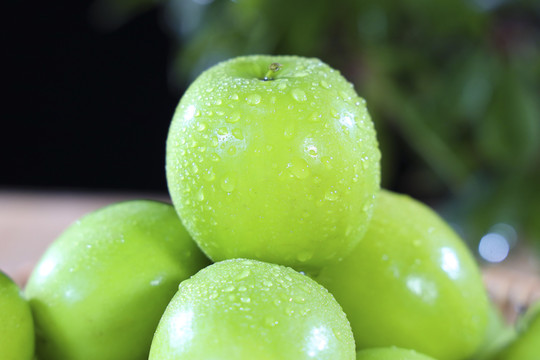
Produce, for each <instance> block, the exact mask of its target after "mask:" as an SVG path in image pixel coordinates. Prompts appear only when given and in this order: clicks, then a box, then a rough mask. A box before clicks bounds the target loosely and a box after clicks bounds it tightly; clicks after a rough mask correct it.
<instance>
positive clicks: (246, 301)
mask: <svg viewBox="0 0 540 360" xmlns="http://www.w3.org/2000/svg"><path fill="white" fill-rule="evenodd" d="M240 301H241V302H243V303H244V304H248V303H250V302H251V298H250V297H249V296H244V297H241V298H240Z"/></svg>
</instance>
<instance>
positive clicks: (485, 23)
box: [101, 0, 540, 245]
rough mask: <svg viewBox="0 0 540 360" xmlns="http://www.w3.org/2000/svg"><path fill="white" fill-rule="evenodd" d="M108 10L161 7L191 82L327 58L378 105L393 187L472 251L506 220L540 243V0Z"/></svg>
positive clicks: (189, 3)
mask: <svg viewBox="0 0 540 360" xmlns="http://www.w3.org/2000/svg"><path fill="white" fill-rule="evenodd" d="M101 4H102V5H103V4H109V8H110V9H113V10H114V11H116V14H117V17H116V22H117V23H121V22H122V21H124V20H125V19H127V18H129V16H130V15H133V14H136V13H138V12H139V11H140V10H141V9H146V8H148V7H150V6H152V5H156V4H159V5H160V6H161V8H162V13H163V15H164V19H165V22H166V24H167V29H168V31H169V32H170V34H171V35H172V38H173V39H174V43H175V45H176V51H177V52H176V54H175V57H174V60H173V61H172V64H171V73H172V78H173V80H174V82H176V84H179V88H183V87H185V86H186V85H187V84H189V82H190V81H191V80H193V79H194V78H195V77H196V76H197V75H198V74H199V73H200V72H201V71H203V70H204V69H206V68H208V67H209V66H211V65H213V64H215V63H216V62H218V61H221V60H225V59H228V58H231V57H234V56H238V55H243V54H254V53H265V54H266V53H269V54H295V55H303V56H313V57H318V58H320V59H321V60H323V61H325V62H327V63H328V64H330V65H331V66H333V67H334V68H337V69H340V71H341V72H342V73H343V75H345V77H347V78H348V79H349V80H350V81H351V82H352V83H353V84H354V85H355V87H356V89H357V91H358V92H359V94H360V95H361V96H363V97H364V98H365V99H366V100H367V104H368V106H369V109H370V112H371V114H372V117H373V119H374V121H375V124H376V128H377V130H378V134H379V140H380V142H381V151H382V153H383V186H385V187H388V188H391V189H394V190H397V191H401V192H406V193H409V194H411V195H413V196H415V197H417V198H419V199H421V200H424V201H426V202H428V203H430V204H434V205H435V206H436V208H437V209H438V210H439V211H440V212H442V213H443V215H444V216H445V217H446V218H447V219H448V220H449V221H450V222H452V223H453V224H454V225H456V226H457V227H458V228H459V229H461V232H462V234H463V235H464V237H465V238H466V239H467V240H468V241H469V242H470V243H471V245H475V243H477V242H478V240H479V239H480V238H481V236H482V235H483V234H485V233H486V232H487V231H489V229H490V227H492V226H493V225H494V224H497V223H501V222H502V223H507V224H510V225H512V226H513V227H514V228H515V229H516V230H517V231H518V233H519V234H520V238H524V239H527V240H528V241H534V242H536V243H538V244H540V240H539V239H540V99H539V94H540V2H538V1H525V0H523V1H519V0H516V1H511V0H441V1H429V0H404V1H389V0H363V1H358V0H350V1H345V0H343V1H328V0H296V1H291V0H288V1H287V0H162V1H159V0H101ZM130 4H131V5H132V6H131V7H130V6H129V5H130ZM105 8H106V6H105ZM119 9H121V11H119ZM114 11H112V12H109V15H111V14H113V15H114ZM118 14H120V15H118ZM108 22H109V24H114V23H115V17H114V16H109V18H108Z"/></svg>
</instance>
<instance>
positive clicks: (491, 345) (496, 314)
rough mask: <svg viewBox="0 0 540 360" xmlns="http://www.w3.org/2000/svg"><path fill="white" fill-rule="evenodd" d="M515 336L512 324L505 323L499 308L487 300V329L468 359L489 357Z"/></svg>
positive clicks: (483, 359)
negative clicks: (479, 343)
mask: <svg viewBox="0 0 540 360" xmlns="http://www.w3.org/2000/svg"><path fill="white" fill-rule="evenodd" d="M515 337H516V330H515V328H514V327H513V326H510V325H508V324H506V322H505V320H504V317H503V315H502V313H501V311H500V309H499V308H498V307H497V306H496V305H495V304H494V303H493V302H491V301H490V302H489V312H488V322H487V331H486V333H485V334H484V339H483V340H482V343H481V345H480V346H479V347H478V349H477V350H476V352H475V353H474V354H473V355H472V356H470V357H469V360H486V359H491V358H492V357H493V354H497V353H499V352H500V351H501V349H502V348H504V347H506V346H507V345H508V344H509V343H510V342H511V341H513V340H514V339H515Z"/></svg>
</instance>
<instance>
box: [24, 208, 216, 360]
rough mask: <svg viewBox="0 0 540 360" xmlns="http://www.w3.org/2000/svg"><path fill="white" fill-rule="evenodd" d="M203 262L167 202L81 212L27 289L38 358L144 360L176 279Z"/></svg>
mask: <svg viewBox="0 0 540 360" xmlns="http://www.w3.org/2000/svg"><path fill="white" fill-rule="evenodd" d="M206 264H207V260H206V258H205V257H204V255H203V254H202V253H201V252H200V251H199V250H198V248H197V246H196V244H195V242H194V241H192V239H191V238H190V237H189V235H188V234H187V232H186V231H185V229H184V228H183V227H182V224H181V222H180V220H179V219H178V216H177V214H176V212H175V211H174V209H173V207H172V206H171V205H169V204H165V203H160V202H156V201H147V200H136V201H127V202H122V203H117V204H113V205H110V206H108V207H105V208H103V209H100V210H98V211H96V212H93V213H91V214H89V215H87V216H85V217H83V218H82V219H81V220H79V221H77V222H75V223H74V224H73V225H72V226H70V227H69V228H68V229H67V230H66V231H65V232H64V233H63V234H62V235H61V236H60V237H59V238H58V239H57V240H56V241H55V242H54V243H53V244H52V245H51V246H50V248H49V249H48V250H47V252H46V253H45V254H44V256H43V257H42V258H41V260H40V262H39V263H38V265H37V267H36V268H35V269H34V272H33V273H32V275H31V277H30V279H29V282H28V285H27V287H26V295H27V297H28V299H29V301H30V305H31V307H32V311H33V314H34V318H35V323H36V333H37V343H36V346H37V354H38V357H39V359H40V360H47V359H55V360H64V359H65V360H67V359H69V360H83V359H84V360H93V359H96V360H109V359H110V360H123V359H126V360H137V359H147V358H148V352H149V349H150V343H151V341H152V336H153V333H154V331H155V328H156V326H157V324H158V322H159V319H160V317H161V315H162V314H163V311H164V310H165V308H166V306H167V304H168V302H169V301H170V299H171V298H172V296H173V295H174V293H175V292H176V290H177V288H178V284H179V283H180V282H181V281H182V280H184V279H186V278H187V277H189V276H191V275H192V274H194V273H195V272H196V271H198V270H199V269H200V268H202V267H203V266H205V265H206Z"/></svg>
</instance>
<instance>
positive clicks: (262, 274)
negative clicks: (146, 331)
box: [149, 259, 355, 360]
mask: <svg viewBox="0 0 540 360" xmlns="http://www.w3.org/2000/svg"><path fill="white" fill-rule="evenodd" d="M354 358H355V346H354V339H353V335H352V332H351V328H350V325H349V322H348V321H347V318H346V317H345V314H344V313H343V311H342V309H341V307H340V306H339V304H338V303H337V302H336V301H335V299H334V298H333V297H332V295H331V294H330V293H329V292H328V291H327V290H326V289H324V288H323V287H322V286H320V285H319V284H317V283H316V282H315V281H313V280H312V279H311V278H309V277H307V276H306V275H303V274H301V273H298V272H296V271H294V270H292V269H291V268H288V267H284V266H279V265H276V264H270V263H265V262H260V261H257V260H245V259H232V260H225V261H222V262H219V263H215V264H213V265H211V266H209V267H207V268H205V269H203V270H201V271H200V272H199V273H197V274H196V275H194V276H193V277H192V278H190V279H189V280H186V281H184V282H182V284H181V285H180V288H179V290H178V293H177V294H176V295H175V296H174V298H173V299H172V301H171V303H170V304H169V306H168V307H167V310H166V311H165V313H164V315H163V317H162V319H161V321H160V323H159V326H158V328H157V331H156V334H155V336H154V340H153V342H152V348H151V350H150V357H149V359H150V360H173V359H174V360H180V359H220V360H252V359H258V360H274V359H295V360H303V359H320V360H323V359H329V360H330V359H331V360H335V359H340V360H352V359H354Z"/></svg>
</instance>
